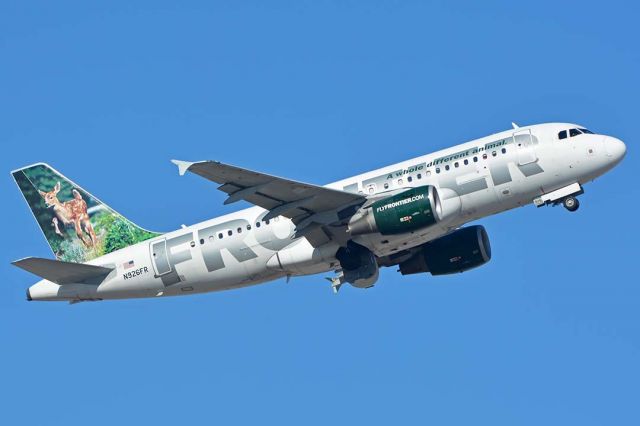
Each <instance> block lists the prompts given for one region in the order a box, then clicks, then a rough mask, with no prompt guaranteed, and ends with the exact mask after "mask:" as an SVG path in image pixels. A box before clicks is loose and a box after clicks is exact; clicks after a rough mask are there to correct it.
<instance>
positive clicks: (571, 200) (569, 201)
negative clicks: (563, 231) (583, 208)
mask: <svg viewBox="0 0 640 426" xmlns="http://www.w3.org/2000/svg"><path fill="white" fill-rule="evenodd" d="M562 205H563V206H564V208H565V209H567V210H569V211H570V212H575V211H576V210H578V207H580V202H579V201H578V199H577V198H576V197H574V196H572V195H570V196H568V197H566V198H565V199H564V200H562Z"/></svg>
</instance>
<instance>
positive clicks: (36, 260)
mask: <svg viewBox="0 0 640 426" xmlns="http://www.w3.org/2000/svg"><path fill="white" fill-rule="evenodd" d="M12 263H13V264H14V265H16V266H17V267H18V268H22V269H24V270H25V271H28V272H31V273H32V274H35V275H38V276H39V277H42V278H44V279H46V280H49V281H51V282H54V283H56V284H60V285H62V284H95V285H97V284H100V283H101V282H102V281H104V279H105V278H106V277H107V275H109V274H110V273H111V271H113V270H114V269H115V268H107V267H104V266H96V265H85V264H83V263H73V262H64V261H61V260H53V259H43V258H40V257H26V258H24V259H20V260H16V261H15V262H12Z"/></svg>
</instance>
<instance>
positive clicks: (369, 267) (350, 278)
mask: <svg viewBox="0 0 640 426" xmlns="http://www.w3.org/2000/svg"><path fill="white" fill-rule="evenodd" d="M336 258H337V259H338V261H339V262H340V266H341V267H342V274H343V275H342V279H343V281H344V282H348V283H349V284H351V285H352V286H354V287H358V288H369V287H371V286H373V285H374V284H375V283H376V281H378V275H379V268H378V262H377V260H376V256H375V255H374V254H373V253H372V252H371V250H369V249H368V248H366V247H364V246H361V245H360V244H357V243H355V242H353V241H349V242H348V243H347V246H346V247H340V249H339V250H338V252H337V253H336Z"/></svg>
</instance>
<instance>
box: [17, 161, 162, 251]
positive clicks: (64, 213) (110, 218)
mask: <svg viewBox="0 0 640 426" xmlns="http://www.w3.org/2000/svg"><path fill="white" fill-rule="evenodd" d="M12 175H13V178H14V179H15V181H16V183H17V184H18V187H19V188H20V191H21V192H22V195H23V196H24V198H25V200H26V201H27V204H28V205H29V207H30V208H31V211H32V212H33V215H34V217H35V218H36V221H37V222H38V225H40V228H41V229H42V232H43V234H44V236H45V238H46V239H47V242H48V243H49V246H50V247H51V250H52V251H53V253H54V254H55V256H56V258H57V259H58V260H63V261H67V262H77V263H81V262H86V261H89V260H91V259H95V258H96V257H100V256H102V255H105V254H107V253H111V252H113V251H116V250H119V249H121V248H124V247H128V246H130V245H133V244H136V243H139V242H140V241H144V240H147V239H149V238H153V237H156V236H158V235H159V234H157V233H155V232H150V231H147V230H145V229H142V228H140V227H139V226H137V225H135V224H134V223H132V222H131V221H129V220H127V219H126V218H125V217H124V216H122V215H120V214H119V213H117V212H115V211H114V210H112V209H111V208H109V206H107V205H106V204H104V203H103V202H101V201H100V200H98V199H97V198H96V197H94V196H93V195H91V194H90V193H88V192H87V191H85V190H84V189H82V188H81V187H79V186H78V185H76V184H75V183H73V182H72V181H70V180H69V179H67V178H66V177H64V176H63V175H62V174H60V173H59V172H57V171H56V170H54V169H53V168H51V167H50V166H49V165H47V164H44V163H38V164H34V165H32V166H27V167H24V168H22V169H18V170H15V171H13V172H12Z"/></svg>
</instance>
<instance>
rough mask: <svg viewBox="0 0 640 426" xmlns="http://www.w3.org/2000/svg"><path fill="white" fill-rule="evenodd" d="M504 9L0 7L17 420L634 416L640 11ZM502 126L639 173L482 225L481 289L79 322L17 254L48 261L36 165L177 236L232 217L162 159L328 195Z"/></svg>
mask: <svg viewBox="0 0 640 426" xmlns="http://www.w3.org/2000/svg"><path fill="white" fill-rule="evenodd" d="M514 3H515V2H506V1H505V2H495V1H485V2H479V3H478V2H473V3H470V4H466V3H455V4H453V2H444V1H440V2H397V1H388V2H378V1H367V2H364V1H360V2H356V1H344V2H328V1H314V2H310V1H298V2H245V1H242V2H227V3H217V2H208V1H203V2H162V1H153V2H104V3H102V4H96V3H94V2H81V1H78V2H66V1H60V2H35V1H34V2H29V3H27V2H23V1H10V0H7V1H3V2H2V4H1V5H0V58H2V59H1V66H0V99H1V100H2V102H0V140H1V141H2V146H3V149H4V152H3V155H2V156H0V164H1V166H2V167H0V169H1V170H4V172H5V174H4V178H3V179H1V180H0V184H1V185H2V196H3V203H2V206H3V208H2V218H3V221H2V222H3V223H4V226H3V238H2V240H3V244H2V248H1V249H0V250H2V259H3V261H2V266H1V267H2V275H3V277H4V279H3V282H2V285H0V342H1V348H2V351H1V352H0V380H1V383H2V385H1V386H0V400H1V401H3V404H2V409H0V422H1V423H2V424H65V425H72V424H86V423H87V422H90V423H91V424H96V425H102V424H105V425H113V424H120V423H125V424H127V423H133V422H144V423H145V424H175V423H176V422H180V424H185V423H186V424H189V423H198V424H203V423H214V422H219V423H221V424H256V423H258V424H262V423H276V422H277V423H278V424H300V423H303V424H322V425H325V424H343V423H347V422H354V423H357V424H363V423H366V424H390V423H391V422H394V423H397V422H401V423H403V424H418V423H420V424H425V423H427V422H431V423H433V424H444V425H446V424H465V425H468V424H479V423H482V424H493V425H515V424H517V425H540V424H581V425H600V424H618V425H625V424H638V423H639V422H640V414H639V412H638V407H637V403H638V396H639V395H640V385H638V383H640V364H639V363H638V360H639V359H640V310H639V309H638V303H639V299H640V289H639V288H638V279H637V273H636V263H635V262H636V256H637V254H638V240H639V239H640V235H639V233H638V231H637V224H636V222H637V210H638V207H639V202H638V199H640V193H639V191H638V186H637V185H635V184H634V183H633V182H635V181H636V180H637V177H636V176H634V175H633V173H634V172H635V171H637V170H638V167H639V166H640V164H639V163H638V158H637V153H636V146H637V143H636V139H637V134H638V125H637V122H638V115H637V114H638V99H640V90H639V84H638V75H640V51H639V50H638V46H637V41H638V40H639V39H640V34H639V32H638V26H637V16H638V13H639V10H638V9H637V6H635V5H631V2H617V1H608V2H606V3H603V2H589V1H579V2H578V1H575V2H560V3H559V2H546V1H539V2H528V5H525V4H514ZM518 3H524V2H518ZM511 121H516V122H517V123H520V124H523V125H524V124H531V123H538V122H548V121H569V122H578V123H581V124H584V125H585V126H587V127H589V128H591V129H592V130H594V131H597V132H601V133H606V134H611V135H614V136H617V137H619V138H621V139H622V140H624V141H625V142H626V143H627V147H628V153H627V157H626V159H625V160H624V162H623V163H622V164H621V165H620V166H619V167H618V168H617V169H615V170H614V171H612V172H611V173H609V174H608V175H606V176H604V177H602V178H601V179H599V180H598V181H596V182H595V183H593V184H591V185H589V186H587V188H586V193H585V194H584V195H583V196H582V197H581V201H582V206H581V208H580V210H579V212H577V213H575V214H570V213H568V212H566V211H565V210H564V209H561V208H542V209H536V208H534V207H533V206H528V207H525V208H521V209H518V210H515V211H510V212H507V213H504V214H502V215H499V216H495V217H490V218H487V219H485V220H482V221H481V222H480V223H482V224H484V225H485V226H486V228H487V230H488V232H489V235H490V238H491V241H492V247H493V256H494V257H493V259H492V261H491V262H490V263H489V264H487V265H486V266H484V267H482V268H479V269H477V270H474V271H470V272H468V273H465V274H460V275H455V276H449V277H439V278H434V277H431V276H428V275H424V276H410V277H401V276H400V275H399V274H398V273H396V272H395V271H394V270H393V269H389V270H385V271H383V272H382V274H381V279H380V281H379V284H378V285H377V286H376V287H375V288H373V289H370V290H367V291H362V290H358V289H354V288H344V290H343V291H341V293H340V294H339V295H338V296H335V295H333V294H332V293H331V291H330V288H329V285H328V283H327V282H326V281H325V280H324V279H323V277H322V276H312V277H306V278H297V279H293V280H292V281H291V282H290V283H289V284H285V283H284V281H278V282H273V283H270V284H266V285H262V286H256V287H252V288H248V289H242V290H237V291H231V292H223V293H213V294H207V295H200V296H192V297H183V298H168V299H162V300H132V301H117V302H102V303H83V304H78V305H74V306H69V305H67V304H64V303H61V304H57V303H27V302H26V301H25V300H24V290H25V288H26V287H27V286H29V285H30V284H32V283H33V282H34V281H35V280H36V279H35V277H33V276H30V275H29V274H27V273H25V272H23V271H21V270H18V269H17V268H14V267H12V266H10V265H9V262H10V261H11V260H14V259H17V258H21V257H24V256H43V257H49V256H51V253H50V252H49V249H48V246H47V245H46V242H45V241H44V240H43V238H42V236H41V233H40V231H39V230H38V228H37V226H36V223H35V221H34V219H33V218H32V216H31V214H30V212H29V210H28V208H27V206H26V204H25V203H24V202H23V200H22V197H21V195H20V193H19V192H18V190H17V188H16V187H15V184H14V183H13V181H12V179H11V177H10V175H9V171H10V170H12V169H15V168H17V167H20V166H23V165H26V164H30V163H34V162H38V161H46V162H48V163H50V164H51V165H53V166H54V167H56V168H57V169H59V170H60V171H62V172H63V173H64V174H66V175H67V176H69V177H70V178H71V179H73V180H75V181H76V182H78V183H79V184H81V185H82V186H84V187H85V188H86V189H87V190H89V191H90V192H92V193H93V194H95V195H97V196H98V197H100V198H101V199H102V200H103V201H105V202H107V203H108V204H109V205H110V206H112V207H113V208H115V209H116V210H118V211H120V212H121V213H123V214H125V215H126V216H127V217H129V218H130V219H132V220H133V221H135V222H137V223H139V224H140V225H142V226H144V227H147V228H150V229H155V230H171V229H174V228H176V227H178V226H180V224H182V223H185V224H192V223H196V222H198V221H201V220H205V219H207V218H210V217H212V216H216V215H220V214H223V213H226V212H229V211H232V210H233V209H235V208H237V206H236V205H233V206H223V205H222V202H223V200H224V196H223V195H222V194H221V193H219V192H217V191H216V190H215V186H214V185H212V184H210V183H209V182H207V181H205V180H203V179H199V178H197V177H195V176H186V177H182V178H181V177H179V176H178V174H177V170H176V169H175V166H173V165H172V164H171V163H170V162H169V159H171V158H179V159H186V160H202V159H215V160H221V161H225V162H229V163H232V164H237V165H241V166H245V167H249V168H254V169H258V170H262V171H265V172H268V173H273V174H277V175H282V176H287V177H290V178H294V179H299V180H304V181H309V182H314V183H327V182H330V181H333V180H338V179H340V178H343V177H346V176H349V175H352V174H356V173H359V172H362V171H366V170H369V169H373V168H377V167H380V166H383V165H386V164H390V163H393V162H397V161H400V160H403V159H406V158H409V157H413V156H417V155H421V154H425V153H427V152H430V151H434V150H437V149H440V148H444V147H447V146H450V145H454V144H457V143H461V142H464V141H466V140H470V139H473V138H475V137H480V136H484V135H487V134H490V133H493V132H496V131H501V130H504V129H507V128H509V126H510V122H511Z"/></svg>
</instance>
